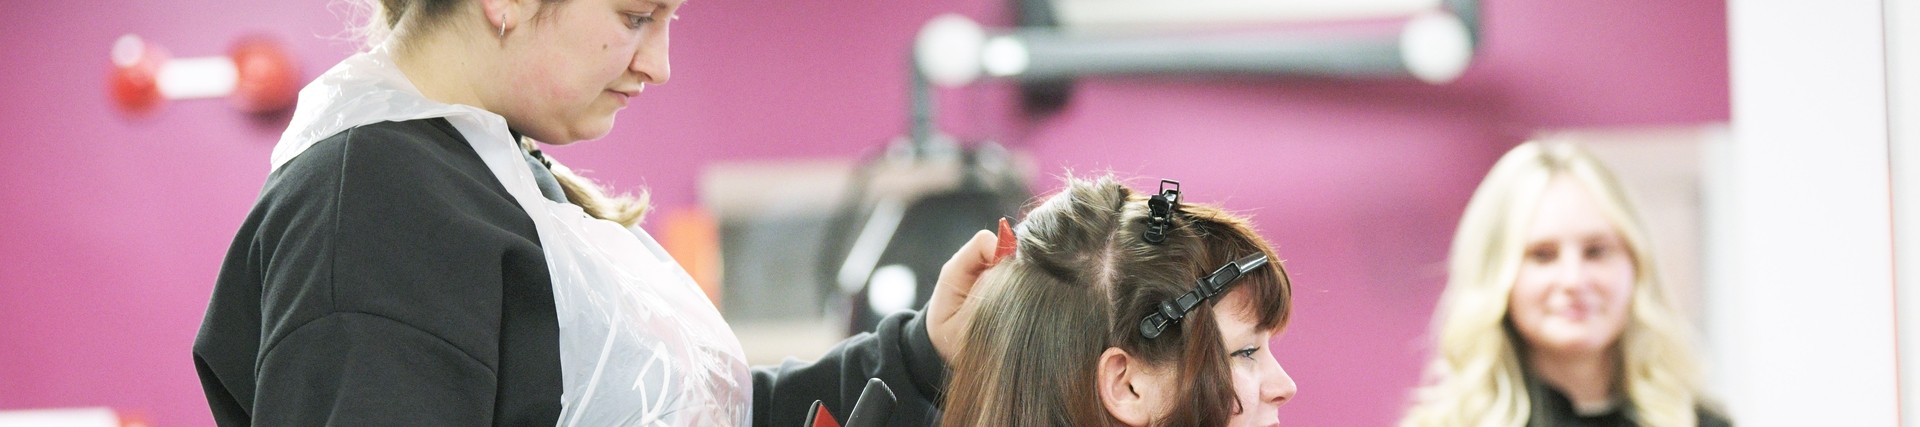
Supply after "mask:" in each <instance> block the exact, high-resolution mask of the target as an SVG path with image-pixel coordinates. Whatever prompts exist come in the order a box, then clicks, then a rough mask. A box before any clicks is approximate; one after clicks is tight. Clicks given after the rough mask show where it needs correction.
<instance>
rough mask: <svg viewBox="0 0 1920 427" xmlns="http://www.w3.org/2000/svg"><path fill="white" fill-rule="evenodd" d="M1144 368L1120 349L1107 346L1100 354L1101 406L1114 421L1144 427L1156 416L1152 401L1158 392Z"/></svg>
mask: <svg viewBox="0 0 1920 427" xmlns="http://www.w3.org/2000/svg"><path fill="white" fill-rule="evenodd" d="M1146 368H1147V365H1146V363H1145V361H1143V360H1140V359H1137V358H1134V357H1133V355H1130V354H1127V352H1126V351H1124V350H1121V349H1119V348H1113V347H1108V348H1107V351H1105V352H1102V353H1100V368H1099V372H1098V373H1097V375H1098V377H1097V378H1098V379H1097V381H1098V383H1099V384H1098V387H1099V389H1100V404H1102V405H1104V406H1106V407H1107V413H1109V414H1113V418H1114V419H1117V420H1120V422H1122V423H1126V424H1127V425H1129V426H1144V425H1147V423H1148V422H1150V421H1152V420H1153V419H1154V417H1155V416H1156V415H1157V414H1155V411H1156V408H1157V407H1158V406H1159V405H1157V401H1156V400H1155V398H1156V397H1157V395H1158V394H1159V393H1158V392H1159V390H1158V388H1157V387H1156V384H1153V382H1154V381H1152V380H1153V379H1152V378H1149V377H1150V376H1151V375H1150V374H1149V373H1148V372H1147V370H1146Z"/></svg>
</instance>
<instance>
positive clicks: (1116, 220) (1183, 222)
mask: <svg viewBox="0 0 1920 427" xmlns="http://www.w3.org/2000/svg"><path fill="white" fill-rule="evenodd" d="M1147 216H1148V214H1147V205H1146V197H1145V196H1143V195H1140V194H1135V193H1133V192H1132V191H1131V190H1129V189H1127V187H1126V186H1124V185H1122V184H1121V183H1120V182H1119V181H1116V180H1114V179H1113V178H1112V177H1110V176H1103V177H1097V178H1093V179H1084V180H1083V179H1075V178H1072V177H1069V178H1067V184H1066V189H1064V190H1061V191H1060V193H1059V194H1057V195H1054V196H1053V197H1051V198H1048V199H1047V200H1046V202H1045V203H1043V204H1041V205H1040V206H1039V207H1036V208H1034V210H1033V211H1032V212H1030V213H1028V214H1027V217H1026V219H1025V220H1024V221H1021V223H1020V225H1019V227H1018V230H1019V231H1018V232H1017V235H1018V237H1019V239H1018V240H1019V247H1018V249H1017V250H1016V251H1015V254H1014V255H1013V256H1012V257H1011V258H1009V259H1007V260H1004V261H1002V262H1001V263H1000V264H999V265H997V266H995V267H994V268H993V269H990V270H987V272H986V273H984V274H983V275H982V276H981V278H980V283H979V284H978V285H976V287H975V293H974V296H973V297H972V298H977V299H978V301H979V302H980V306H979V308H978V309H976V311H975V314H974V318H973V320H972V321H971V322H970V323H968V325H967V332H966V342H967V346H966V347H965V348H964V349H962V350H961V352H960V354H958V355H956V356H955V357H954V360H953V369H952V380H951V382H950V383H949V384H948V386H947V395H946V397H945V399H946V400H945V402H946V403H945V405H944V407H945V409H946V412H945V414H944V416H943V418H942V419H941V422H940V424H941V425H945V426H950V427H976V426H1105V425H1118V424H1119V422H1118V421H1117V420H1115V419H1113V417H1112V416H1111V415H1110V414H1109V413H1108V412H1107V410H1106V407H1105V406H1104V405H1102V403H1101V401H1100V396H1099V393H1098V392H1097V391H1096V390H1097V385H1096V384H1097V381H1098V380H1097V378H1096V377H1097V369H1098V368H1097V365H1098V362H1099V358H1100V354H1101V353H1102V352H1104V351H1106V349H1108V348H1119V349H1121V350H1124V351H1126V352H1127V353H1128V354H1129V355H1131V356H1132V357H1135V358H1138V359H1139V360H1142V361H1144V363H1147V364H1150V365H1153V366H1164V367H1168V368H1169V369H1170V371H1171V372H1175V375H1177V377H1176V378H1178V380H1177V381H1175V383H1176V385H1174V388H1175V390H1168V393H1167V394H1168V395H1170V396H1181V397H1183V398H1182V399H1179V400H1177V401H1175V402H1172V404H1171V407H1170V408H1168V409H1167V413H1166V414H1162V417H1161V418H1159V419H1156V420H1154V422H1153V424H1154V425H1203V426H1204V425H1225V424H1226V422H1227V420H1228V419H1229V418H1231V417H1232V415H1233V414H1234V413H1236V412H1238V411H1239V410H1240V409H1241V408H1240V407H1239V406H1238V403H1239V401H1238V400H1237V399H1236V396H1235V395H1234V392H1233V374H1232V372H1231V371H1230V369H1229V365H1228V359H1227V358H1228V354H1227V351H1226V350H1225V349H1223V348H1222V347H1221V338H1220V330H1219V327H1218V325H1217V324H1215V322H1214V316H1213V310H1214V309H1216V308H1218V306H1217V305H1216V304H1218V303H1219V301H1220V299H1213V300H1210V301H1209V303H1208V304H1201V305H1200V306H1199V307H1198V308H1196V309H1195V310H1194V311H1193V312H1192V313H1188V314H1187V316H1186V320H1184V321H1182V322H1181V323H1180V324H1179V326H1178V327H1175V328H1172V329H1169V330H1168V331H1167V332H1166V333H1165V335H1161V336H1159V337H1157V338H1153V339H1147V338H1144V337H1142V336H1141V335H1140V321H1141V319H1143V318H1145V317H1146V316H1147V315H1148V314H1149V313H1153V312H1154V309H1155V307H1156V306H1157V304H1159V303H1160V302H1161V301H1166V300H1168V299H1171V298H1173V297H1175V296H1178V295H1180V294H1182V293H1185V292H1187V291H1190V290H1192V289H1193V287H1194V283H1195V282H1196V281H1197V280H1199V278H1200V277H1201V276H1202V275H1205V274H1207V273H1208V272H1209V271H1211V270H1213V269H1215V268H1219V267H1220V266H1222V265H1226V263H1228V262H1231V261H1233V260H1235V259H1239V258H1241V257H1245V256H1247V255H1250V254H1255V253H1260V254H1265V255H1266V256H1267V257H1268V259H1271V260H1273V261H1272V262H1269V263H1267V265H1266V266H1265V267H1261V268H1260V269H1258V270H1254V271H1253V272H1250V273H1248V274H1247V275H1246V276H1244V277H1241V278H1240V279H1239V280H1238V281H1236V284H1235V285H1234V288H1232V290H1230V291H1229V292H1245V293H1247V296H1248V297H1249V298H1248V300H1247V301H1248V303H1247V304H1246V305H1245V307H1247V308H1248V309H1249V310H1252V311H1253V312H1252V313H1245V314H1246V316H1247V318H1248V319H1250V320H1253V321H1254V323H1255V324H1256V326H1257V328H1258V330H1277V329H1280V328H1283V327H1285V326H1286V322H1287V319H1288V316H1289V313H1290V311H1291V301H1292V291H1291V285H1290V284H1289V282H1288V280H1287V273H1286V270H1285V269H1284V268H1282V267H1281V265H1280V264H1281V263H1280V262H1279V258H1276V257H1275V255H1274V254H1273V249H1272V248H1271V247H1270V246H1269V245H1267V242H1266V241H1265V240H1263V239H1261V238H1260V236H1259V235H1258V234H1256V233H1255V232H1254V231H1253V228H1252V227H1250V226H1249V225H1248V224H1247V221H1246V220H1245V219H1244V218H1241V217H1239V216H1236V215H1233V214H1231V213H1228V212H1226V211H1224V210H1221V209H1219V208H1217V207H1212V206H1207V205H1202V204H1197V203H1186V202H1185V201H1183V203H1181V204H1180V207H1179V208H1178V209H1177V210H1176V213H1175V214H1173V215H1172V218H1173V219H1172V221H1173V226H1172V227H1171V228H1170V229H1169V230H1167V232H1166V241H1165V242H1163V243H1162V244H1158V245H1156V244H1150V243H1147V242H1146V241H1145V240H1144V239H1142V237H1141V235H1142V234H1143V233H1144V232H1145V231H1146V229H1147V224H1148V222H1147Z"/></svg>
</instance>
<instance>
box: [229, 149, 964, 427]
mask: <svg viewBox="0 0 1920 427" xmlns="http://www.w3.org/2000/svg"><path fill="white" fill-rule="evenodd" d="M193 359H194V365H195V367H196V368H197V369H198V370H199V373H200V382H201V386H202V387H203V388H204V389H205V391H206V394H207V401H208V404H209V405H210V406H211V407H212V410H213V416H214V419H215V420H216V421H218V422H219V423H220V425H225V426H238V425H255V424H259V425H274V426H279V425H321V424H327V425H356V426H358V425H408V426H426V425H448V426H454V425H458V426H477V425H516V426H518V425H526V426H550V425H554V424H555V423H556V422H557V420H558V418H559V415H560V394H561V390H562V384H561V373H560V354H559V326H558V320H557V316H556V314H555V312H554V301H553V287H552V282H551V278H550V277H549V276H548V274H547V264H546V260H545V256H544V252H542V250H541V248H540V239H539V235H538V233H537V232H536V231H535V229H534V225H533V221H532V220H531V219H530V218H528V217H527V213H526V211H525V210H523V209H522V208H521V207H520V205H519V204H518V203H516V202H515V201H514V199H513V197H512V196H511V195H509V194H508V192H507V190H506V189H505V188H504V187H502V186H501V185H500V183H499V181H498V180H496V179H495V178H494V176H493V173H492V172H491V171H489V170H488V169H487V166H486V165H485V164H484V163H482V162H481V160H480V157H479V155H478V154H475V153H474V151H473V149H472V147H470V146H469V145H468V144H467V142H466V139H465V138H464V137H462V136H461V135H460V133H459V131H457V130H455V129H454V128H453V126H452V125H450V124H448V123H447V122H446V121H445V120H441V119H424V120H413V121H406V122H384V123H377V124H371V125H366V126H361V127H357V128H353V129H350V130H347V131H344V132H341V133H339V134H337V135H334V136H332V137H330V138H327V139H325V140H322V141H320V142H318V143H316V144H314V145H313V146H312V147H311V148H309V149H307V151H306V152H304V153H302V154H300V155H299V156H297V157H295V158H294V159H293V160H292V161H290V162H288V163H286V164H285V165H283V166H282V167H281V168H280V169H279V170H276V171H275V172H274V173H273V174H272V175H271V176H269V177H268V179H267V183H266V185H265V187H264V189H262V190H261V194H260V198H259V200H258V201H257V202H256V203H255V204H254V207H253V210H252V212H251V213H249V214H248V216H247V219H246V222H245V223H243V224H242V225H241V227H240V230H239V232H238V235H237V236H236V237H235V238H234V241H233V245H232V246H231V247H230V248H229V249H228V251H227V258H226V260H225V262H224V264H223V265H222V266H221V269H220V276H219V278H218V282H217V283H216V285H215V287H214V291H213V296H212V298H211V301H210V302H209V303H208V305H207V314H206V318H205V320H204V323H202V324H201V327H200V334H199V337H198V339H197V340H196V341H195V342H194V346H193ZM945 375H946V365H945V362H943V361H942V360H941V359H940V357H939V355H938V353H936V352H935V351H934V349H933V345H932V342H931V341H930V340H929V339H928V336H927V331H926V326H925V325H924V324H923V322H922V318H921V316H919V315H918V313H900V314H896V315H894V316H891V317H889V318H887V319H886V321H884V322H882V323H881V325H880V326H879V328H878V330H877V331H875V332H874V333H872V334H861V335H858V336H855V337H852V338H849V339H847V340H846V341H845V342H842V343H841V344H840V345H839V346H837V347H835V348H834V349H833V350H832V351H831V352H829V353H828V354H827V355H826V356H825V357H822V358H821V359H820V360H819V361H817V362H814V363H810V364H807V363H798V362H794V361H789V362H787V363H785V364H783V365H781V366H779V367H777V368H756V369H755V370H754V372H753V377H754V379H753V382H754V383H753V387H754V390H753V392H754V399H753V409H752V410H753V423H754V425H777V426H792V425H800V424H801V419H802V418H803V417H804V415H805V413H804V412H805V411H806V409H807V406H808V405H810V404H811V403H812V402H813V401H814V400H816V399H818V400H822V401H824V402H825V404H826V405H827V407H828V408H830V409H832V410H833V412H834V415H835V416H837V417H839V418H841V419H845V417H846V415H847V413H848V412H849V411H850V410H851V409H852V405H853V402H854V400H855V398H856V397H858V395H859V393H860V390H861V387H863V386H865V383H866V380H867V378H870V377H877V378H880V379H881V380H884V381H886V382H887V384H888V385H889V386H891V387H892V389H893V391H894V393H895V394H896V395H897V396H898V397H899V399H900V406H899V407H898V408H897V409H896V410H895V412H894V416H893V419H892V421H893V422H892V424H893V425H929V424H932V422H933V420H935V419H937V418H938V410H937V409H936V408H935V405H936V404H937V402H938V400H939V399H938V396H939V394H940V391H941V390H942V388H943V387H944V384H943V383H944V377H945Z"/></svg>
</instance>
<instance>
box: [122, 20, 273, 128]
mask: <svg viewBox="0 0 1920 427" xmlns="http://www.w3.org/2000/svg"><path fill="white" fill-rule="evenodd" d="M110 57H111V59H112V60H113V72H112V73H111V74H110V75H109V76H108V80H107V81H108V83H107V87H108V91H109V92H110V93H111V94H112V96H113V100H114V104H115V105H116V106H118V107H119V108H120V110H121V111H123V112H127V113H131V114H142V113H147V112H150V111H153V110H154V109H155V108H157V107H159V106H160V105H161V104H163V103H164V102H165V101H168V100H178V99H202V98H220V97H227V98H228V99H229V100H230V101H231V102H233V105H234V107H235V108H239V109H240V111H244V112H247V113H251V114H271V113H276V112H280V111H282V110H285V109H287V108H288V107H292V106H293V101H294V97H295V95H297V94H298V93H299V91H300V85H301V83H302V82H301V80H300V69H299V67H298V66H297V65H295V64H294V62H293V59H292V58H291V57H290V56H288V55H287V53H286V49H285V48H284V47H282V46H281V45H280V44H279V43H278V42H276V41H274V40H273V39H271V38H268V37H266V36H262V35H249V36H243V37H241V38H239V39H237V40H236V41H235V42H234V43H233V46H232V47H231V48H229V49H228V50H227V55H226V56H207V57H193V58H172V57H170V56H168V54H167V50H166V48H163V47H161V46H160V45H159V44H158V43H154V42H152V41H149V40H147V39H144V38H141V37H140V36H137V35H133V34H127V35H123V36H120V38H119V39H117V40H115V41H114V42H113V50H112V52H111V53H110Z"/></svg>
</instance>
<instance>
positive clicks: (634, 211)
mask: <svg viewBox="0 0 1920 427" xmlns="http://www.w3.org/2000/svg"><path fill="white" fill-rule="evenodd" d="M339 1H343V2H345V3H346V4H347V6H348V8H349V9H350V10H351V11H352V14H353V15H354V16H361V15H364V17H365V18H364V19H365V21H364V22H362V23H359V24H353V25H354V26H353V27H351V28H349V29H348V31H350V32H352V33H353V34H354V35H355V37H358V38H360V39H361V40H362V41H363V42H364V43H365V45H366V47H367V48H373V47H375V46H379V45H380V44H382V43H386V42H387V41H388V39H389V38H393V37H399V39H396V40H393V41H394V42H396V43H400V44H406V43H408V41H409V40H408V39H411V38H417V37H420V35H421V34H422V33H424V32H425V31H430V30H432V29H438V28H441V27H443V26H444V25H443V23H444V22H445V20H446V18H447V16H448V15H451V14H452V13H453V12H454V11H456V10H459V8H460V7H461V6H463V3H467V2H471V1H472V0H339ZM564 1H566V0H543V1H542V4H541V7H540V11H539V12H535V13H536V14H544V13H546V12H547V11H549V7H550V6H552V5H555V4H558V3H561V2H564ZM403 24H404V25H406V26H407V27H408V28H412V29H413V30H409V31H407V32H406V33H403V34H397V35H396V34H395V32H394V30H395V29H397V28H400V27H401V26H402V25H403ZM518 142H519V143H520V145H521V148H523V149H525V150H529V151H531V150H533V149H534V142H533V140H531V139H527V138H521V139H520V141H518ZM543 159H544V160H545V163H546V164H547V165H548V169H549V170H551V171H552V172H553V178H554V180H555V181H559V183H560V189H561V190H563V192H564V193H566V196H567V202H570V203H573V204H575V205H579V206H580V208H581V209H582V210H585V211H586V212H587V214H588V215H593V217H594V218H599V219H604V220H608V221H613V222H617V223H620V225H625V226H628V227H632V226H635V225H639V224H640V221H641V220H642V219H644V218H645V217H646V214H647V210H648V207H649V205H648V196H647V192H646V191H645V190H641V191H640V192H639V194H637V195H627V194H609V193H608V192H607V191H606V190H605V189H604V188H602V187H601V186H600V185H599V184H598V183H595V182H594V181H593V180H591V179H587V178H586V177H584V176H581V175H579V174H576V173H574V172H573V169H570V168H567V167H566V166H565V165H562V164H560V162H559V161H558V160H555V159H553V156H550V155H549V156H543Z"/></svg>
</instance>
